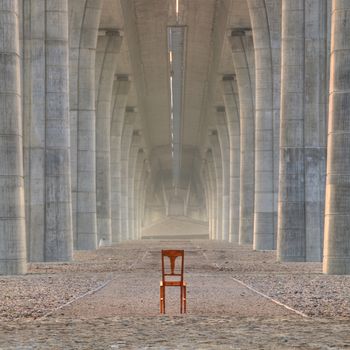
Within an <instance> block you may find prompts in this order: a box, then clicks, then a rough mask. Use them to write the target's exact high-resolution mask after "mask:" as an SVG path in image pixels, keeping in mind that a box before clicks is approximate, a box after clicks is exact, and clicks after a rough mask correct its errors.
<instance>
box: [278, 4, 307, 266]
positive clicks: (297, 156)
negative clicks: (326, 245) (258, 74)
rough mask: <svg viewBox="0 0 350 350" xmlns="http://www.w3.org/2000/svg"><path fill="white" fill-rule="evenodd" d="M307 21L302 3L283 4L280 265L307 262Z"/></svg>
mask: <svg viewBox="0 0 350 350" xmlns="http://www.w3.org/2000/svg"><path fill="white" fill-rule="evenodd" d="M304 20H305V4H304V3H303V2H302V1H297V2H295V1H293V0H284V1H283V2H282V62H281V66H282V75H281V81H282V86H281V145H280V146H281V153H280V177H279V200H278V201H279V208H278V242H277V243H278V246H277V254H278V259H279V260H280V261H305V248H306V247H305V189H304V180H305V178H304V176H305V164H304V158H305V155H304V93H305V87H304V57H305V51H304V50H305V47H304V28H305V23H304Z"/></svg>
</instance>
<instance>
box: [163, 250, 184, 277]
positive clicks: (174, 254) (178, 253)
mask: <svg viewBox="0 0 350 350" xmlns="http://www.w3.org/2000/svg"><path fill="white" fill-rule="evenodd" d="M184 255H185V254H184V250H162V279H163V282H165V276H179V277H180V278H181V281H183V275H184ZM165 257H168V258H169V260H170V273H165V261H164V259H165ZM178 257H180V258H181V273H176V272H175V266H176V259H177V258H178Z"/></svg>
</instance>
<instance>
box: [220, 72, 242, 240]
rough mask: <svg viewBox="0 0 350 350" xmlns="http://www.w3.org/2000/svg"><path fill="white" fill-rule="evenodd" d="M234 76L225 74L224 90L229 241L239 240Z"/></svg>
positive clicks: (236, 110)
mask: <svg viewBox="0 0 350 350" xmlns="http://www.w3.org/2000/svg"><path fill="white" fill-rule="evenodd" d="M234 85H236V84H235V80H234V76H232V75H231V76H225V77H224V78H223V80H222V91H223V98H224V103H225V111H226V113H225V115H226V121H227V129H228V133H229V139H230V227H229V241H230V242H237V243H238V241H239V207H240V198H239V194H240V152H241V151H240V122H239V101H238V94H236V91H235V87H234Z"/></svg>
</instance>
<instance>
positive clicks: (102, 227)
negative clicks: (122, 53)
mask: <svg viewBox="0 0 350 350" xmlns="http://www.w3.org/2000/svg"><path fill="white" fill-rule="evenodd" d="M121 43H122V37H121V36H120V33H119V31H116V30H114V31H112V30H108V31H106V33H105V35H100V36H99V38H98V42H97V52H96V73H95V74H96V75H95V84H96V91H97V94H96V216H97V236H98V242H101V243H102V242H103V244H110V243H111V241H112V226H111V172H110V170H111V169H110V164H111V157H110V151H111V144H110V141H111V130H110V129H111V103H112V92H113V82H114V75H115V70H116V66H117V57H118V53H119V50H120V46H121ZM101 240H102V241H101Z"/></svg>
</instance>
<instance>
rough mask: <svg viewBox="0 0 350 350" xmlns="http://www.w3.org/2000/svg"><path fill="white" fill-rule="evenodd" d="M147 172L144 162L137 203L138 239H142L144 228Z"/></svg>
mask: <svg viewBox="0 0 350 350" xmlns="http://www.w3.org/2000/svg"><path fill="white" fill-rule="evenodd" d="M149 178H150V176H149V171H148V165H147V161H146V160H145V162H144V167H143V172H142V177H141V184H140V185H141V190H140V202H139V213H140V214H139V220H138V225H139V239H141V238H142V229H143V227H144V217H145V203H146V193H147V189H148V183H149Z"/></svg>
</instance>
